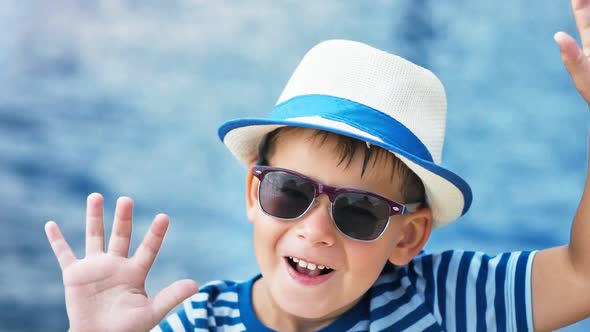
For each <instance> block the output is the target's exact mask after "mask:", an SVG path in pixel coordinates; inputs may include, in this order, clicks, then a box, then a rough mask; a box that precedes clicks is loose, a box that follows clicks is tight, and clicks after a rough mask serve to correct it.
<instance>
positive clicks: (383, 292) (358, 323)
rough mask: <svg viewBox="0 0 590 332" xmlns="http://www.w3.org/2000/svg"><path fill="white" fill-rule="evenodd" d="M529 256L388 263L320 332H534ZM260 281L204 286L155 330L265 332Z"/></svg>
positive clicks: (453, 254) (453, 256) (445, 256)
mask: <svg viewBox="0 0 590 332" xmlns="http://www.w3.org/2000/svg"><path fill="white" fill-rule="evenodd" d="M534 254H535V253H534V252H514V253H503V254H499V255H497V256H488V255H485V254H483V253H479V252H470V251H446V252H443V253H440V254H434V255H432V254H424V255H420V256H418V257H416V258H415V259H414V260H413V261H412V262H410V264H408V265H407V266H403V267H395V266H393V265H391V264H388V265H386V267H385V269H384V270H383V273H382V274H381V276H380V277H379V278H378V279H377V281H376V282H375V284H374V285H373V287H372V288H371V289H370V290H369V293H368V296H369V298H368V300H367V301H361V302H359V304H358V305H357V307H358V308H356V307H355V308H353V309H351V310H357V311H356V312H355V314H356V313H358V317H354V318H355V319H354V320H353V321H352V323H351V322H350V319H347V321H346V324H348V325H344V323H345V322H344V319H339V320H336V321H335V322H333V323H332V324H331V325H330V326H328V327H326V328H324V329H322V330H321V331H322V332H327V331H346V330H347V331H350V332H353V331H354V332H358V331H368V330H369V331H404V330H409V331H478V332H479V331H532V330H533V322H532V304H531V271H532V261H533V258H534ZM259 277H260V276H257V277H256V278H254V279H252V280H250V281H247V282H233V281H216V282H213V283H209V284H207V285H205V286H203V287H202V288H201V290H200V291H199V293H197V294H195V295H194V296H192V297H191V298H189V299H187V300H186V301H185V302H184V309H183V310H181V311H180V312H178V313H175V314H173V315H171V316H169V317H168V318H167V319H166V320H165V321H163V322H162V323H161V324H160V325H159V326H158V327H156V328H154V329H153V330H152V331H157V332H168V331H209V330H210V329H211V328H214V329H215V330H216V331H232V332H233V331H261V330H266V331H270V330H269V329H267V328H265V327H264V326H263V325H262V323H260V321H259V320H258V319H257V318H256V315H255V314H254V310H253V308H251V305H250V303H251V301H250V298H251V287H252V284H253V282H254V281H255V280H256V279H257V278H259ZM359 306H365V307H364V308H361V307H359ZM367 307H368V310H367ZM367 312H368V313H369V314H368V316H367V315H366V313H367ZM362 313H365V314H362ZM343 318H344V317H343ZM347 318H350V317H347Z"/></svg>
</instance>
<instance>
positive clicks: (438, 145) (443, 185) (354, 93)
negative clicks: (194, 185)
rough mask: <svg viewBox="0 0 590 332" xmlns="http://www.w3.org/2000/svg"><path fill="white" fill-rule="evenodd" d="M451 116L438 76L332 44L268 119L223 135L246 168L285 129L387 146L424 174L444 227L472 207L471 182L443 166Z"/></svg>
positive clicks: (305, 68) (312, 57) (225, 128)
mask: <svg viewBox="0 0 590 332" xmlns="http://www.w3.org/2000/svg"><path fill="white" fill-rule="evenodd" d="M445 119H446V96H445V91H444V87H443V85H442V83H441V82H440V80H439V79H438V78H437V77H436V76H435V75H434V74H433V73H432V72H430V71H429V70H427V69H424V68H422V67H420V66H418V65H415V64H413V63H411V62H409V61H407V60H405V59H403V58H401V57H399V56H396V55H393V54H389V53H387V52H384V51H381V50H379V49H376V48H373V47H371V46H368V45H365V44H362V43H359V42H354V41H348V40H329V41H325V42H322V43H320V44H318V45H316V46H315V47H313V48H312V49H311V50H310V51H309V52H308V53H307V54H306V55H305V56H304V57H303V59H302V60H301V63H300V64H299V66H298V67H297V68H296V69H295V71H294V72H293V75H292V76H291V79H290V80H289V82H288V83H287V86H286V87H285V89H284V90H283V93H282V94H281V96H280V97H279V100H278V101H277V104H276V106H275V107H274V109H273V110H272V112H271V114H270V116H269V117H268V118H265V119H237V120H232V121H228V122H226V123H224V124H223V125H222V126H221V127H220V128H219V137H220V138H221V140H222V141H223V143H224V144H225V145H226V146H227V147H228V148H229V150H230V151H231V152H232V153H233V155H234V156H235V157H236V158H237V159H238V160H239V161H240V162H241V163H242V164H244V165H246V166H247V165H249V164H250V163H251V162H252V161H255V160H256V159H257V158H258V155H257V154H258V145H259V143H260V141H261V140H262V139H263V138H264V136H265V135H266V134H267V133H269V132H271V131H273V130H274V129H276V128H278V127H282V126H297V127H307V128H315V129H320V130H325V131H330V132H334V133H337V134H341V135H346V136H350V137H354V138H357V139H359V140H362V141H365V142H368V143H370V144H371V145H377V146H380V147H382V148H384V149H386V150H389V151H390V152H392V153H393V154H395V155H396V156H397V157H398V158H399V159H400V160H401V161H402V162H404V163H405V164H406V165H407V166H408V167H409V168H410V169H411V170H412V171H413V172H414V173H416V174H417V175H418V177H420V179H421V180H422V182H423V183H424V188H425V191H426V202H427V204H428V205H429V206H430V208H431V209H432V213H433V226H434V227H435V228H436V227H440V226H444V225H446V224H448V223H450V222H452V221H454V220H456V219H457V218H459V217H460V216H461V215H463V214H465V212H467V210H468V209H469V206H470V205H471V189H470V188H469V185H468V184H467V183H466V182H465V181H464V180H463V179H462V178H461V177H459V176H458V175H456V174H455V173H453V172H451V171H449V170H448V169H446V168H444V167H442V166H441V165H440V164H441V157H442V147H443V142H444V136H445Z"/></svg>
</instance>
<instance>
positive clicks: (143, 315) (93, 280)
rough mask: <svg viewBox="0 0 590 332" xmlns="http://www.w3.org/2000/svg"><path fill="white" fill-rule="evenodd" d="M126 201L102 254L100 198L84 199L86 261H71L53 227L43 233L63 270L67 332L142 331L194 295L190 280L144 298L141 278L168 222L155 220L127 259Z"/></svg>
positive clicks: (162, 218) (128, 217)
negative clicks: (133, 253) (85, 213)
mask: <svg viewBox="0 0 590 332" xmlns="http://www.w3.org/2000/svg"><path fill="white" fill-rule="evenodd" d="M131 209H132V202H131V200H129V199H126V198H122V199H120V200H119V201H118V202H117V209H116V212H115V222H114V225H113V232H112V235H111V239H110V243H109V249H108V251H107V252H104V249H103V248H104V225H103V221H102V197H101V196H100V195H98V194H92V195H90V196H89V197H88V207H87V221H86V257H85V258H84V259H80V260H78V259H76V257H75V256H74V254H73V252H72V251H71V249H70V247H69V245H68V244H67V242H66V241H65V240H64V238H63V236H62V235H61V233H60V231H59V228H58V227H57V224H55V223H54V222H49V223H47V225H46V228H45V230H46V233H47V237H48V239H49V242H50V243H51V247H52V249H53V251H54V253H55V255H56V257H57V259H58V262H59V264H60V266H61V268H62V271H63V282H64V288H65V296H66V308H67V311H68V317H69V320H70V331H72V332H73V331H147V330H149V329H151V328H152V327H154V326H155V325H157V324H158V322H160V321H161V320H162V319H163V318H164V316H165V315H166V314H167V313H168V312H169V311H170V310H171V309H172V308H173V307H174V306H176V305H177V304H178V303H180V302H182V300H184V299H185V298H187V297H188V296H190V295H191V294H194V293H195V292H196V291H197V288H198V287H197V285H196V283H195V282H194V281H192V280H183V281H177V282H175V283H173V284H172V285H170V286H168V287H167V288H165V289H164V290H162V291H161V292H160V293H159V294H158V295H157V296H156V297H155V298H153V299H150V298H148V296H147V294H146V291H145V279H146V277H147V273H148V271H149V269H150V268H151V265H152V263H153V262H154V259H155V257H156V255H157V252H158V250H159V248H160V245H161V243H162V240H163V237H164V234H165V233H166V229H167V226H168V222H169V221H168V217H166V216H165V215H158V216H156V218H155V219H154V222H153V223H152V226H151V227H150V230H149V231H148V234H146V236H145V238H144V240H143V242H142V243H141V245H140V246H139V248H138V249H137V251H136V253H135V255H134V256H133V257H131V258H128V257H127V253H128V250H129V240H130V237H131Z"/></svg>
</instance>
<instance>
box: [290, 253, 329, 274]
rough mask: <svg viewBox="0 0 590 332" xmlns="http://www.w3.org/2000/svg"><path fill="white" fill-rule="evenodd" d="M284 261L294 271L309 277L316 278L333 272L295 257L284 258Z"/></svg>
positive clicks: (325, 267)
mask: <svg viewBox="0 0 590 332" xmlns="http://www.w3.org/2000/svg"><path fill="white" fill-rule="evenodd" d="M285 259H286V260H287V263H288V264H289V265H291V267H292V268H293V269H294V270H295V271H297V272H299V273H301V274H303V275H306V276H309V277H316V276H320V275H324V274H328V273H330V272H332V271H334V270H333V269H331V268H329V267H327V266H322V265H316V264H313V263H309V262H306V261H304V260H302V259H298V258H295V257H285Z"/></svg>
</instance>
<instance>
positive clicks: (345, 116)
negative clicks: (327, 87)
mask: <svg viewBox="0 0 590 332" xmlns="http://www.w3.org/2000/svg"><path fill="white" fill-rule="evenodd" d="M306 116H319V117H322V118H324V119H328V120H333V121H338V122H341V123H344V124H347V125H349V126H352V127H354V128H357V129H359V130H361V131H363V132H365V133H367V134H369V135H372V136H375V137H377V138H379V139H380V140H382V141H383V143H385V144H386V145H388V146H393V147H396V148H397V149H399V150H400V151H405V152H407V153H410V154H412V155H414V156H416V157H418V158H420V159H422V160H426V161H429V162H433V159H432V155H431V154H430V152H429V151H428V149H427V148H426V146H425V145H424V143H422V141H420V139H419V138H418V137H417V136H416V135H414V133H412V132H411V131H410V130H409V129H408V128H407V127H406V126H405V125H403V124H402V123H401V122H399V121H397V120H395V119H394V118H392V117H390V116H388V115H387V114H384V113H383V112H381V111H378V110H376V109H374V108H372V107H369V106H366V105H363V104H360V103H357V102H355V101H352V100H348V99H345V98H339V97H334V96H328V95H303V96H297V97H293V98H291V99H289V100H287V101H285V102H283V103H280V104H278V105H276V106H275V108H274V109H273V111H272V113H271V116H270V118H271V119H272V120H288V119H292V118H299V117H306Z"/></svg>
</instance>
